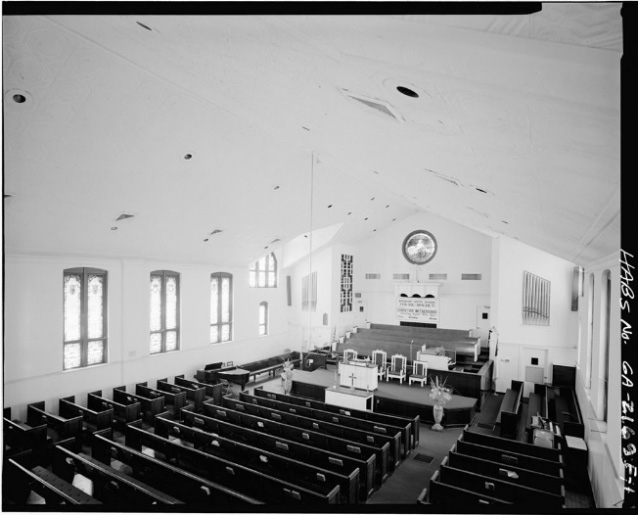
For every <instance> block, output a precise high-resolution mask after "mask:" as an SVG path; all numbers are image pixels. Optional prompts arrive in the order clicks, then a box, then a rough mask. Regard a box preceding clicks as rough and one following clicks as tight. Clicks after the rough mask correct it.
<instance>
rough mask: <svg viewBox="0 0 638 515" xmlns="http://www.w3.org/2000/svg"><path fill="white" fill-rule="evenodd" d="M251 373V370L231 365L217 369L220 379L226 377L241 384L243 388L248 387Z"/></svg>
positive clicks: (230, 381) (229, 380) (231, 381)
mask: <svg viewBox="0 0 638 515" xmlns="http://www.w3.org/2000/svg"><path fill="white" fill-rule="evenodd" d="M249 375H250V370H245V369H243V368H240V367H229V368H223V369H221V370H217V378H218V379H226V380H227V381H228V382H229V383H234V384H237V385H239V386H241V389H242V390H243V389H244V388H246V383H248V378H249Z"/></svg>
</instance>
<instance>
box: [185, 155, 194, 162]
mask: <svg viewBox="0 0 638 515" xmlns="http://www.w3.org/2000/svg"><path fill="white" fill-rule="evenodd" d="M192 158H193V154H186V155H185V156H184V159H186V161H188V160H189V159H192Z"/></svg>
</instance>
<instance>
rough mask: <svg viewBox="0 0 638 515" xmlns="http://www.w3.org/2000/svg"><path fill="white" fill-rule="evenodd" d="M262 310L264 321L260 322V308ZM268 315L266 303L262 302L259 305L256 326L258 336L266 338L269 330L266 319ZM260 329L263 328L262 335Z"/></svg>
mask: <svg viewBox="0 0 638 515" xmlns="http://www.w3.org/2000/svg"><path fill="white" fill-rule="evenodd" d="M262 306H263V308H264V321H263V322H262V321H261V308H262ZM268 315H269V308H268V302H267V301H265V300H263V301H261V302H260V303H259V317H258V320H259V325H258V330H259V336H268V329H269V326H270V324H269V319H268ZM262 327H263V333H262Z"/></svg>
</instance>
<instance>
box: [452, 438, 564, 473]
mask: <svg viewBox="0 0 638 515" xmlns="http://www.w3.org/2000/svg"><path fill="white" fill-rule="evenodd" d="M456 450H457V451H458V452H459V453H462V454H468V455H470V456H476V457H478V458H483V459H485V460H489V461H495V462H497V463H502V464H503V465H506V466H514V467H520V468H524V469H528V470H533V471H535V472H540V473H542V474H548V475H551V476H557V477H560V476H561V471H562V470H563V468H564V466H563V463H562V461H561V462H556V461H553V460H545V459H542V458H535V457H533V456H530V455H528V454H520V453H517V452H512V451H506V450H504V449H498V448H495V447H489V446H487V445H480V444H476V443H469V442H466V441H465V440H462V439H459V440H457V442H456Z"/></svg>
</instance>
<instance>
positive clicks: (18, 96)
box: [11, 93, 27, 104]
mask: <svg viewBox="0 0 638 515" xmlns="http://www.w3.org/2000/svg"><path fill="white" fill-rule="evenodd" d="M11 98H12V99H13V101H14V102H15V103H16V104H24V103H25V102H26V101H27V97H25V96H24V95H23V94H22V93H16V94H15V95H13V96H12V97H11Z"/></svg>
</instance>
